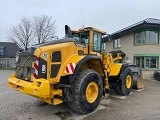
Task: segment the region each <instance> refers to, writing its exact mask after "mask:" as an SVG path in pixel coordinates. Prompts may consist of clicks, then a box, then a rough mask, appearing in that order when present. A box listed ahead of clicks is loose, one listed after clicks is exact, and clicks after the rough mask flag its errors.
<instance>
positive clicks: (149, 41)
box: [134, 29, 160, 45]
mask: <svg viewBox="0 0 160 120" xmlns="http://www.w3.org/2000/svg"><path fill="white" fill-rule="evenodd" d="M142 32H144V35H145V36H144V42H143V43H136V34H138V33H142ZM147 32H149V37H148V38H151V32H156V33H157V36H156V38H157V41H156V42H151V41H152V40H150V39H148V40H147ZM159 34H160V32H159V30H150V29H146V30H141V31H138V32H135V33H134V45H146V44H159Z"/></svg>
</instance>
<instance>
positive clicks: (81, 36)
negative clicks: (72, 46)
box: [72, 32, 89, 44]
mask: <svg viewBox="0 0 160 120" xmlns="http://www.w3.org/2000/svg"><path fill="white" fill-rule="evenodd" d="M72 35H73V38H74V39H75V40H77V41H79V42H80V43H85V44H88V42H89V32H82V33H73V34H72Z"/></svg>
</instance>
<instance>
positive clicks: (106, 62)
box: [8, 25, 133, 114]
mask: <svg viewBox="0 0 160 120" xmlns="http://www.w3.org/2000/svg"><path fill="white" fill-rule="evenodd" d="M105 34H106V32H104V31H101V30H98V29H96V28H93V27H87V28H84V29H80V30H78V31H73V30H72V31H71V29H70V27H69V26H67V25H66V26H65V37H64V38H62V39H59V40H54V41H50V42H44V43H41V44H36V45H33V46H32V47H31V48H30V49H29V50H28V51H23V50H20V51H19V53H18V55H17V56H16V70H15V73H14V74H12V75H11V76H10V77H9V78H8V86H10V87H12V88H14V89H16V90H18V91H21V92H23V93H25V94H28V95H31V96H34V97H36V98H38V99H40V100H42V101H44V102H46V103H49V104H53V105H57V104H61V103H62V102H65V103H67V104H68V106H69V107H70V108H71V109H72V110H74V111H76V112H78V113H81V114H87V113H90V112H92V111H94V110H95V109H96V108H97V106H98V105H99V103H100V100H101V97H102V95H107V94H109V91H110V89H114V91H115V92H116V93H117V94H120V95H128V94H129V93H130V91H131V89H132V85H133V75H132V71H131V69H130V67H129V65H128V64H122V63H115V61H116V60H118V59H122V54H121V53H116V54H115V53H114V57H113V55H112V53H102V36H103V35H105Z"/></svg>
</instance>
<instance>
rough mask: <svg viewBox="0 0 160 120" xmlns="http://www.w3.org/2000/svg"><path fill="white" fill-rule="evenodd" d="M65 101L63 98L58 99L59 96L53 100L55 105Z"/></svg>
mask: <svg viewBox="0 0 160 120" xmlns="http://www.w3.org/2000/svg"><path fill="white" fill-rule="evenodd" d="M62 102H63V101H62V100H61V99H58V98H54V100H53V104H54V105H58V104H61V103H62Z"/></svg>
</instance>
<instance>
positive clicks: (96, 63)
mask: <svg viewBox="0 0 160 120" xmlns="http://www.w3.org/2000/svg"><path fill="white" fill-rule="evenodd" d="M84 64H88V67H89V68H90V69H93V70H95V71H97V72H98V73H99V74H100V75H101V76H105V73H104V69H103V65H102V62H101V58H100V57H98V56H95V55H87V56H85V57H84V58H83V59H81V60H80V61H79V62H78V64H77V65H76V68H75V71H74V74H72V75H70V76H69V80H70V83H72V82H73V81H74V80H75V78H76V76H77V74H78V71H79V70H80V69H81V67H82V66H83V65H84Z"/></svg>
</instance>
